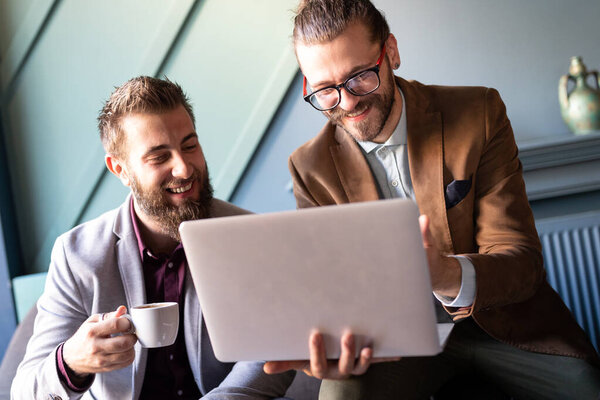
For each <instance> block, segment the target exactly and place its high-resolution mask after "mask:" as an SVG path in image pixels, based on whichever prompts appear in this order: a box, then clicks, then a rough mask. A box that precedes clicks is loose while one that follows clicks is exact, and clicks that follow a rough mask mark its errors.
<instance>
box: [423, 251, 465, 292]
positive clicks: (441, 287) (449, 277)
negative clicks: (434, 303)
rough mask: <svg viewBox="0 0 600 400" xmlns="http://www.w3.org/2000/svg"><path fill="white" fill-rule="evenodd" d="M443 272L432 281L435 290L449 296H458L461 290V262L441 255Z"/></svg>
mask: <svg viewBox="0 0 600 400" xmlns="http://www.w3.org/2000/svg"><path fill="white" fill-rule="evenodd" d="M441 264H442V268H441V271H440V272H441V273H440V274H438V275H437V279H435V280H434V281H432V282H431V286H432V289H433V291H434V292H436V293H437V294H438V295H440V296H444V297H447V298H456V296H458V293H459V292H460V286H461V278H462V269H461V267H460V262H459V261H458V260H457V259H456V258H454V257H449V256H442V257H441Z"/></svg>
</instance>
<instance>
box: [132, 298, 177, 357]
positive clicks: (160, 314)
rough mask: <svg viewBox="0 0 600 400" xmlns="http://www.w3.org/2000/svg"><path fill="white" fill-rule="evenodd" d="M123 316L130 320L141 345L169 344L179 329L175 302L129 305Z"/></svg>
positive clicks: (175, 337)
mask: <svg viewBox="0 0 600 400" xmlns="http://www.w3.org/2000/svg"><path fill="white" fill-rule="evenodd" d="M124 317H126V318H127V319H129V321H131V324H132V325H133V333H135V335H136V336H137V338H138V341H139V342H140V344H141V345H142V347H146V348H154V347H164V346H170V345H172V344H173V343H175V339H177V331H178V330H179V304H177V303H175V302H164V303H149V304H143V305H140V306H136V307H131V309H130V310H129V314H125V315H124Z"/></svg>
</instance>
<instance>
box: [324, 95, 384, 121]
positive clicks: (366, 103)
mask: <svg viewBox="0 0 600 400" xmlns="http://www.w3.org/2000/svg"><path fill="white" fill-rule="evenodd" d="M370 96H378V95H377V94H375V93H372V94H371V95H370ZM370 96H369V97H368V98H364V99H362V100H360V101H359V102H358V103H356V106H355V107H354V108H353V109H352V110H351V111H346V110H344V109H343V108H340V107H339V106H338V107H336V108H334V109H333V110H331V111H329V119H331V120H332V121H341V120H342V119H343V118H345V117H347V116H349V115H350V114H357V113H361V112H363V111H365V110H366V109H367V108H369V107H370V106H372V105H373V103H375V98H374V97H370Z"/></svg>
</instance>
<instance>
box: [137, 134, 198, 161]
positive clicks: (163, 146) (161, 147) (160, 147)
mask: <svg viewBox="0 0 600 400" xmlns="http://www.w3.org/2000/svg"><path fill="white" fill-rule="evenodd" d="M194 138H196V139H197V138H198V134H197V133H196V132H192V133H190V134H188V135H186V136H185V137H184V138H183V139H182V140H181V144H183V143H185V142H187V141H188V140H190V139H194ZM168 147H169V146H167V145H166V144H159V145H158V146H152V147H150V148H149V149H148V151H146V152H145V153H144V155H143V156H142V157H148V156H149V155H150V154H152V153H155V152H157V151H161V150H164V149H167V148H168Z"/></svg>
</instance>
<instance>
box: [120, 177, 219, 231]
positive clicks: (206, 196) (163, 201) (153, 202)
mask: <svg viewBox="0 0 600 400" xmlns="http://www.w3.org/2000/svg"><path fill="white" fill-rule="evenodd" d="M200 177H201V174H200V172H199V171H198V170H194V173H193V175H192V177H191V178H189V179H186V180H181V179H173V180H171V181H169V182H165V183H164V184H163V185H162V186H161V187H158V188H150V189H147V188H143V187H142V186H141V185H140V184H139V182H138V180H137V178H136V177H135V176H133V177H131V191H132V193H133V197H134V198H135V201H136V203H137V205H138V207H140V210H141V211H142V212H143V213H144V214H146V215H148V216H149V217H150V218H152V219H153V220H154V221H155V222H157V223H158V226H159V227H160V228H161V230H162V232H163V233H164V234H166V235H168V236H169V237H171V238H172V239H174V240H176V241H177V242H181V236H180V235H179V225H180V224H181V223H182V222H184V221H190V220H195V219H203V218H209V217H210V210H211V204H212V199H213V188H212V185H211V184H210V178H209V176H208V171H207V172H206V174H204V179H202V180H201V178H200ZM192 180H196V184H199V185H200V196H199V198H198V200H193V199H184V201H183V202H182V203H181V204H179V205H174V204H171V203H170V202H169V200H168V199H167V196H168V195H167V194H166V193H165V188H167V187H174V186H181V185H184V184H186V183H189V182H190V181H192Z"/></svg>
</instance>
